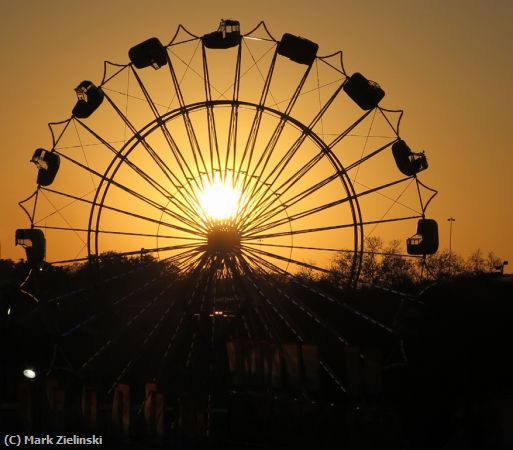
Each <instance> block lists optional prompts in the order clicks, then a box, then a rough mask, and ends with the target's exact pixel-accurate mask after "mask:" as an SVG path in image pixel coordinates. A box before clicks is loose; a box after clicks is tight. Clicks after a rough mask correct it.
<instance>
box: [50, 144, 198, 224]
mask: <svg viewBox="0 0 513 450" xmlns="http://www.w3.org/2000/svg"><path fill="white" fill-rule="evenodd" d="M57 153H58V154H59V155H60V156H61V157H63V158H64V159H66V160H68V161H69V162H71V163H72V164H75V165H77V166H78V167H81V168H82V169H84V170H86V171H88V172H90V173H92V174H94V175H96V176H97V177H98V178H100V179H101V180H102V181H108V182H109V183H111V184H113V185H114V186H116V187H118V188H119V189H121V190H123V191H124V192H126V193H128V194H130V195H132V196H133V197H135V198H137V199H139V200H141V201H142V202H144V203H146V204H147V205H149V206H152V207H153V208H155V209H157V210H159V211H161V212H164V213H166V214H167V215H169V216H171V217H173V218H175V219H176V220H178V221H179V222H181V223H183V224H187V225H189V226H190V227H191V228H192V229H193V230H196V231H197V232H199V233H201V232H203V230H202V226H203V224H202V223H198V222H197V221H191V220H189V219H187V218H185V217H183V216H181V215H180V214H178V213H177V212H175V211H171V210H170V209H168V208H167V207H165V206H162V205H160V204H159V203H157V202H155V201H154V200H151V199H149V198H148V197H146V196H144V195H142V194H140V193H138V192H136V191H134V190H132V189H130V188H129V187H128V186H125V185H124V184H122V183H119V182H118V181H116V180H114V179H113V178H109V179H107V178H106V177H105V176H104V175H102V174H100V173H99V172H97V171H96V170H93V169H91V168H89V167H87V166H85V165H84V164H82V163H80V162H78V161H76V160H74V159H73V158H70V157H69V156H67V155H65V154H63V153H60V152H57ZM45 190H46V191H48V192H52V191H53V190H52V189H49V188H45ZM97 194H98V192H97ZM70 198H74V199H76V200H80V201H84V200H85V199H83V198H80V197H76V196H71V197H70ZM94 205H95V206H100V207H102V208H103V206H102V205H103V202H99V203H98V202H94Z"/></svg>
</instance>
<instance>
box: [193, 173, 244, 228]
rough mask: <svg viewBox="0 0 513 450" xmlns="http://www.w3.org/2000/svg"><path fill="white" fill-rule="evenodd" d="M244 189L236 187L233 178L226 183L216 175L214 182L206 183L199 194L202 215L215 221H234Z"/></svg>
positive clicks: (227, 179) (228, 178)
mask: <svg viewBox="0 0 513 450" xmlns="http://www.w3.org/2000/svg"><path fill="white" fill-rule="evenodd" d="M241 199H242V189H241V188H240V187H238V186H235V185H234V183H233V182H232V178H231V177H227V178H226V179H225V180H224V181H223V180H221V178H220V177H219V176H218V175H216V177H215V178H214V180H213V181H211V182H206V183H205V185H204V188H203V190H201V191H200V192H199V193H198V201H199V204H200V206H201V209H202V212H203V214H202V215H206V216H207V217H206V218H207V219H209V220H214V221H226V220H230V219H234V218H235V216H236V214H237V211H238V210H239V207H240V205H241Z"/></svg>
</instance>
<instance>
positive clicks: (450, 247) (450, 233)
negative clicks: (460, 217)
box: [447, 217, 456, 274]
mask: <svg viewBox="0 0 513 450" xmlns="http://www.w3.org/2000/svg"><path fill="white" fill-rule="evenodd" d="M455 221H456V219H455V218H454V217H449V218H448V219H447V222H449V273H450V274H452V223H453V222H455Z"/></svg>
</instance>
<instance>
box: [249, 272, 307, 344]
mask: <svg viewBox="0 0 513 450" xmlns="http://www.w3.org/2000/svg"><path fill="white" fill-rule="evenodd" d="M257 264H258V263H257ZM245 276H246V277H247V278H248V279H249V280H248V281H249V283H251V285H252V287H253V289H254V290H256V292H258V295H259V296H260V298H262V300H263V301H264V303H265V304H266V305H267V306H268V308H269V310H272V311H273V313H274V314H275V315H276V316H277V317H278V318H279V319H280V320H281V321H282V322H283V323H284V324H285V326H286V328H287V329H288V330H289V331H290V332H291V333H292V335H293V336H294V337H295V338H296V339H297V340H298V342H304V340H305V339H304V337H303V334H302V333H301V332H300V331H299V330H298V329H297V325H294V324H292V320H291V318H290V317H289V318H286V317H285V316H284V314H283V312H282V310H281V308H278V306H277V304H276V303H275V302H271V301H270V300H269V296H268V295H266V294H265V293H264V292H263V290H262V289H261V287H260V286H261V285H262V283H260V284H259V283H257V281H256V278H257V277H258V272H257V271H255V270H254V269H252V268H251V266H250V265H249V264H248V270H247V271H246V272H245ZM274 328H275V329H277V327H276V326H274ZM275 334H276V335H278V332H277V331H276V332H275ZM284 340H285V339H281V341H282V342H283V341H284ZM287 340H288V339H287Z"/></svg>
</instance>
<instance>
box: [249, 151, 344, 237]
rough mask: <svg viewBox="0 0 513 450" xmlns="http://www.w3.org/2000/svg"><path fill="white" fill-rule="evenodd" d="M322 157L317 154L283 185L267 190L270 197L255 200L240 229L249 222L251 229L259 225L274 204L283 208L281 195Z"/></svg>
mask: <svg viewBox="0 0 513 450" xmlns="http://www.w3.org/2000/svg"><path fill="white" fill-rule="evenodd" d="M323 156H324V154H323V152H319V153H318V154H317V155H316V156H314V157H313V158H312V159H310V161H308V162H307V163H306V164H305V165H303V167H301V168H300V169H299V170H298V171H297V172H295V173H294V174H293V175H292V176H291V177H290V178H289V179H288V180H287V181H286V182H285V183H282V185H281V186H279V187H278V189H277V190H269V192H270V194H272V195H268V196H267V197H266V198H263V197H262V198H260V199H259V200H257V201H256V204H255V205H254V206H252V208H251V211H250V213H249V214H248V215H247V216H246V217H245V218H244V220H243V221H242V223H241V227H242V228H246V227H247V224H248V222H250V221H251V223H252V228H253V227H255V226H256V225H257V224H258V223H260V221H261V219H262V216H264V215H267V213H268V212H269V207H271V206H272V205H274V204H275V203H276V202H279V204H278V205H277V206H276V208H278V209H279V208H280V207H281V206H283V202H282V201H281V197H282V195H283V194H285V193H286V192H287V191H288V190H289V189H291V188H292V187H293V186H294V185H295V184H296V183H297V182H298V181H300V180H301V179H302V178H303V177H304V176H305V175H306V173H308V172H309V171H310V170H311V169H312V168H313V167H314V166H315V165H316V164H317V163H318V162H319V161H320V160H321V159H322V158H323ZM339 176H340V174H339V173H336V174H335V178H334V179H336V178H338V177H339ZM321 183H322V182H321ZM285 185H288V186H287V188H286V189H285V190H283V191H281V192H279V190H280V189H281V188H282V187H283V186H285ZM321 187H322V186H319V189H320V188H321ZM264 194H265V193H264Z"/></svg>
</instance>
